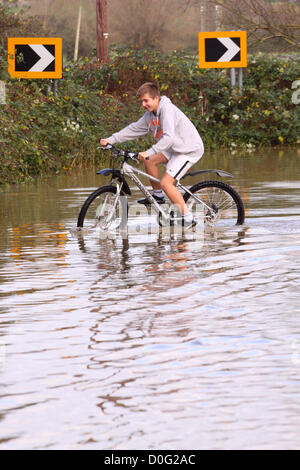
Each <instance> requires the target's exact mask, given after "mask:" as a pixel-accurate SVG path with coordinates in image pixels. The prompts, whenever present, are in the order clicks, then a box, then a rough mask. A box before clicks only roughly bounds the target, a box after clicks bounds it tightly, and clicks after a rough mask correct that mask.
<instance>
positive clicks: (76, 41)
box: [74, 0, 82, 62]
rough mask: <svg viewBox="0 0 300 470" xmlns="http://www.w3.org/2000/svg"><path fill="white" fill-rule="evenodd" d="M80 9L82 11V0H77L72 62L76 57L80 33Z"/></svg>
mask: <svg viewBox="0 0 300 470" xmlns="http://www.w3.org/2000/svg"><path fill="white" fill-rule="evenodd" d="M81 11H82V0H80V2H79V10H78V21H77V30H76V39H75V48H74V62H75V61H76V60H77V59H78V47H79V35H80V26H81Z"/></svg>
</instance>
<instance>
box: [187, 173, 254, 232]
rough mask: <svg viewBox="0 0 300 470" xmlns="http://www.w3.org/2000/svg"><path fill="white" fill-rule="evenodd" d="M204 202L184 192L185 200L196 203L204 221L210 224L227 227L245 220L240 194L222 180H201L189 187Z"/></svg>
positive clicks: (191, 203)
mask: <svg viewBox="0 0 300 470" xmlns="http://www.w3.org/2000/svg"><path fill="white" fill-rule="evenodd" d="M190 192H191V193H192V194H194V195H195V196H197V197H198V198H199V199H200V200H201V201H202V202H203V203H204V204H201V203H198V202H196V201H195V200H194V199H193V198H192V196H191V195H190V194H189V193H185V194H184V196H183V198H184V200H185V202H188V203H190V205H191V207H192V205H193V203H196V204H197V206H198V210H199V204H200V208H201V210H202V209H203V215H204V223H205V224H207V225H211V226H219V227H228V226H232V225H241V224H243V223H244V220H245V209H244V204H243V201H242V199H241V197H240V195H239V194H238V193H237V191H236V190H235V189H233V188H232V187H231V186H229V184H227V183H223V181H202V182H200V183H197V184H195V185H194V186H192V187H191V188H190Z"/></svg>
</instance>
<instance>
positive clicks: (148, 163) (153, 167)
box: [144, 153, 168, 190]
mask: <svg viewBox="0 0 300 470" xmlns="http://www.w3.org/2000/svg"><path fill="white" fill-rule="evenodd" d="M160 163H168V159H167V158H166V157H165V156H164V155H163V154H162V153H157V154H155V155H152V157H150V158H149V160H144V164H145V168H146V171H147V173H148V175H150V176H153V177H154V178H157V179H159V169H158V166H157V165H159V164H160ZM150 183H151V185H152V188H153V189H154V190H158V189H161V185H160V184H159V183H156V181H152V180H150Z"/></svg>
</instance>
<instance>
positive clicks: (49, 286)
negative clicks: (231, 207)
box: [0, 149, 300, 450]
mask: <svg viewBox="0 0 300 470" xmlns="http://www.w3.org/2000/svg"><path fill="white" fill-rule="evenodd" d="M299 159H300V151H299V150H298V152H297V150H296V149H286V150H268V151H256V152H252V153H244V154H241V155H240V154H238V153H236V154H230V153H229V154H226V153H220V154H217V153H215V154H211V155H209V154H207V155H206V156H205V157H203V159H202V160H201V161H200V162H199V164H198V166H197V168H199V169H203V168H220V169H223V170H226V171H229V172H230V173H233V174H234V175H235V178H234V179H233V180H229V181H228V180H227V179H224V181H226V182H228V183H229V184H232V185H233V186H234V187H235V188H236V189H237V190H238V191H239V193H240V194H241V196H242V197H243V200H244V202H245V207H246V221H245V224H244V225H243V226H235V227H232V228H231V229H226V230H218V231H214V230H208V229H205V230H204V237H203V240H202V242H201V243H200V242H199V240H193V239H189V238H188V237H187V238H186V239H181V240H176V239H169V240H166V239H163V238H162V237H161V236H160V235H159V231H158V232H157V235H155V234H154V235H153V236H151V237H149V236H147V235H146V234H141V233H132V234H131V233H129V235H128V237H127V238H122V237H118V236H116V237H115V238H113V239H106V240H105V239H101V237H99V234H97V233H96V232H95V233H88V234H86V235H84V236H81V237H79V236H76V232H74V230H73V229H74V227H75V225H76V219H77V215H78V212H79V209H80V207H81V205H82V203H83V201H84V200H85V199H86V197H87V196H88V195H89V193H90V192H91V191H92V190H93V189H94V188H96V187H97V186H101V185H102V184H108V178H104V177H102V176H101V177H100V176H96V175H95V171H96V169H95V171H89V172H80V173H78V174H72V175H65V176H57V177H51V178H49V179H47V180H43V181H37V182H36V183H32V184H28V185H24V186H14V187H11V188H9V189H7V190H2V192H0V200H1V209H0V210H1V228H0V234H1V238H0V246H1V250H0V251H1V254H0V282H1V284H0V419H1V421H0V422H1V425H0V449H170V450H171V449H204V448H206V449H233V448H238V449H278V448H279V449H295V448H296V449H299V448H300V424H299V412H300V404H299V385H300V380H299V379H300V377H299V372H300V321H299V318H300V293H299V292H300V289H299V273H300V217H299V216H300V171H299ZM104 166H105V165H104ZM100 167H101V165H100ZM100 167H99V168H97V169H100ZM193 169H194V168H193ZM195 178H196V177H194V178H192V177H189V181H187V183H189V184H191V185H192V184H193V183H194V182H196V179H195ZM213 178H214V179H218V177H216V178H215V176H213ZM206 179H207V178H206ZM185 181H186V180H185ZM145 182H146V180H145ZM139 197H140V193H139V192H138V191H135V190H134V191H133V194H132V196H131V201H135V200H136V199H138V198H139ZM131 222H132V223H134V222H135V221H131ZM151 223H152V222H151Z"/></svg>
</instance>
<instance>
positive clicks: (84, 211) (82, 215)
mask: <svg viewBox="0 0 300 470" xmlns="http://www.w3.org/2000/svg"><path fill="white" fill-rule="evenodd" d="M109 194H111V195H115V194H117V187H116V186H113V185H110V186H101V187H100V188H98V189H96V190H95V191H93V192H92V193H91V194H90V195H89V197H88V198H87V199H86V201H85V202H84V204H83V206H82V208H81V210H80V212H79V215H78V219H77V227H78V228H82V227H83V226H84V222H85V221H86V220H87V218H88V217H87V216H88V212H89V209H90V208H91V205H92V204H93V202H94V201H95V200H96V199H97V198H99V201H98V208H99V207H100V206H101V200H100V197H101V196H102V195H109ZM120 196H124V197H125V193H123V192H122V191H121V193H120ZM120 203H121V204H122V202H121V200H119V201H118V204H120ZM102 209H103V205H102ZM104 209H105V207H104ZM127 213H128V204H127V198H126V210H124V207H123V210H122V211H121V217H120V218H119V223H117V225H116V226H115V227H114V228H119V229H124V228H125V227H126V225H127ZM90 217H91V219H90V220H93V217H92V214H91V215H90ZM97 218H98V219H99V217H98V216H97V213H96V214H95V217H94V221H95V220H96V221H97ZM98 222H99V221H98ZM97 225H100V228H103V227H101V224H99V223H98V224H97V222H96V225H94V227H96V226H97ZM108 228H109V227H105V228H103V229H105V230H107V229H108Z"/></svg>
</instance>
